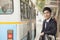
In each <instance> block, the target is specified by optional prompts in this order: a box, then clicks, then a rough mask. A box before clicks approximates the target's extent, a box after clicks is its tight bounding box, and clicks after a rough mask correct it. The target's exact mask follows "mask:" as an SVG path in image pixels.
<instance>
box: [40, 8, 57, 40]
mask: <svg viewBox="0 0 60 40" xmlns="http://www.w3.org/2000/svg"><path fill="white" fill-rule="evenodd" d="M51 12H52V11H51V9H50V8H49V7H45V8H44V9H43V13H44V17H45V20H44V21H43V28H42V31H41V36H42V40H45V34H47V35H53V36H54V37H55V36H56V32H57V23H56V21H55V19H52V18H51Z"/></svg>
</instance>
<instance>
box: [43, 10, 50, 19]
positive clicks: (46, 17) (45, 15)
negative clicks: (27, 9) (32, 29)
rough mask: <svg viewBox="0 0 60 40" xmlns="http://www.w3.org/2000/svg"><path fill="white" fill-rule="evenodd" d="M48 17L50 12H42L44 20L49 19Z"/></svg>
mask: <svg viewBox="0 0 60 40" xmlns="http://www.w3.org/2000/svg"><path fill="white" fill-rule="evenodd" d="M50 16H51V14H50V12H49V11H48V10H45V11H44V17H45V19H49V18H50Z"/></svg>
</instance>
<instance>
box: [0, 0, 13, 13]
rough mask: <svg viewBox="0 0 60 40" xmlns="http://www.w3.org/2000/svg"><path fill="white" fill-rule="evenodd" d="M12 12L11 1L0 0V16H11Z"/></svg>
mask: <svg viewBox="0 0 60 40" xmlns="http://www.w3.org/2000/svg"><path fill="white" fill-rule="evenodd" d="M12 12H13V0H0V14H11V13H12Z"/></svg>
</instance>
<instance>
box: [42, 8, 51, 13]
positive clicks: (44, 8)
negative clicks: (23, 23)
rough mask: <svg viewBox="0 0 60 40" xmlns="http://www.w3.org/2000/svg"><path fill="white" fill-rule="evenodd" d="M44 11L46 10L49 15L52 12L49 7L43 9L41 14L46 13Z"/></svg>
mask: <svg viewBox="0 0 60 40" xmlns="http://www.w3.org/2000/svg"><path fill="white" fill-rule="evenodd" d="M46 10H48V11H49V12H50V13H51V12H52V10H51V9H50V8H49V7H45V8H44V9H43V12H44V11H46Z"/></svg>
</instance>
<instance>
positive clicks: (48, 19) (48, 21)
mask: <svg viewBox="0 0 60 40" xmlns="http://www.w3.org/2000/svg"><path fill="white" fill-rule="evenodd" d="M50 19H51V18H49V19H47V20H46V22H49V21H50ZM45 28H46V23H45Z"/></svg>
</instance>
